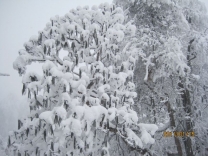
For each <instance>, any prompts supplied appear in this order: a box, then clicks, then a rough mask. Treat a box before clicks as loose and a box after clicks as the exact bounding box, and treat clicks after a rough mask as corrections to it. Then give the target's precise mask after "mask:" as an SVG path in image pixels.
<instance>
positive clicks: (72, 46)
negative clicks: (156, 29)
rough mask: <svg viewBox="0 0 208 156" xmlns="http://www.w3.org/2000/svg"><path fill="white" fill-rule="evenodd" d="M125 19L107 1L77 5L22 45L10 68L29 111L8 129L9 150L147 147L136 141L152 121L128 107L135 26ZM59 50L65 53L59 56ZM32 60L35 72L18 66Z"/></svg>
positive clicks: (113, 151)
mask: <svg viewBox="0 0 208 156" xmlns="http://www.w3.org/2000/svg"><path fill="white" fill-rule="evenodd" d="M125 19H126V17H125V12H123V10H122V9H121V8H120V7H116V6H115V5H113V4H112V5H109V4H107V3H104V4H101V5H100V6H99V7H97V6H93V7H92V9H89V7H88V6H85V7H83V8H81V7H77V9H76V10H75V9H72V10H70V12H69V13H67V14H66V15H65V16H64V17H59V16H55V17H53V18H51V20H50V22H49V23H47V25H46V27H45V28H44V30H43V31H40V32H39V35H38V36H33V37H31V38H30V40H29V41H28V42H26V43H25V44H24V47H25V50H20V51H19V56H18V58H17V59H16V61H15V62H14V64H13V66H14V69H16V70H17V71H18V72H19V74H20V75H23V81H22V82H23V88H22V94H23V95H25V94H26V95H27V96H28V99H29V107H30V115H29V116H28V118H25V119H24V120H18V131H13V132H11V133H10V135H9V137H8V149H7V150H8V151H9V155H15V156H16V155H18V156H23V155H27V156H43V155H44V156H46V155H47V156H53V155H54V156H55V155H63V156H78V155H102V156H104V155H127V154H129V152H130V153H131V154H134V153H135V154H136V153H142V154H145V153H149V152H148V150H146V149H144V147H145V146H144V145H146V144H153V143H154V138H153V137H152V136H153V135H154V133H155V132H156V130H157V128H158V127H157V126H156V125H154V124H144V123H141V122H140V121H139V118H138V116H137V113H136V112H135V111H134V109H133V108H134V107H133V106H134V98H136V96H137V93H136V92H135V91H134V90H135V85H134V83H133V76H134V74H133V71H134V69H135V62H136V58H137V53H136V52H135V50H134V48H135V47H134V46H133V45H134V44H133V43H134V42H135V39H134V37H133V36H134V34H135V31H136V27H135V26H134V25H133V24H132V22H128V23H126V24H124V21H125ZM60 50H65V51H67V52H68V55H67V56H65V57H64V58H63V60H62V59H60V56H59V52H60ZM36 61H38V62H43V66H42V67H43V75H42V76H40V75H38V74H37V73H34V72H26V66H27V65H30V64H31V63H32V62H36ZM117 149H118V150H117ZM149 154H150V153H149Z"/></svg>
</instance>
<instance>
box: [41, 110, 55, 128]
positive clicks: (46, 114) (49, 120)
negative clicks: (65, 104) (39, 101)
mask: <svg viewBox="0 0 208 156" xmlns="http://www.w3.org/2000/svg"><path fill="white" fill-rule="evenodd" d="M39 118H40V119H42V120H45V121H46V122H47V123H49V124H51V125H52V124H53V120H54V114H53V111H45V112H42V113H41V114H40V115H39Z"/></svg>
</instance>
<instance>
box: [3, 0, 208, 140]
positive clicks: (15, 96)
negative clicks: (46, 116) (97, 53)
mask: <svg viewBox="0 0 208 156" xmlns="http://www.w3.org/2000/svg"><path fill="white" fill-rule="evenodd" d="M201 1H202V2H204V3H205V5H206V7H207V8H208V0H201ZM103 2H108V3H111V2H112V0H76V1H74V0H0V73H7V74H10V76H0V137H2V139H3V140H6V138H7V135H8V132H9V131H11V130H15V129H17V120H18V119H19V118H24V117H26V115H27V114H28V113H29V106H28V104H27V96H26V95H25V96H22V95H21V90H22V77H20V76H19V74H18V72H17V71H16V70H14V69H13V62H14V60H15V59H16V58H17V56H18V51H19V50H20V49H23V48H24V47H23V44H24V43H25V42H27V41H28V40H29V39H30V37H31V36H33V35H37V34H38V31H39V30H42V29H43V28H44V27H45V25H46V23H47V22H49V20H50V17H53V16H55V15H59V16H63V15H65V14H66V13H67V12H69V10H70V9H72V8H74V9H75V8H77V6H85V5H88V6H90V7H91V6H93V5H99V4H100V3H103ZM27 71H35V72H37V73H40V74H41V73H42V65H41V64H39V63H33V64H32V65H31V66H30V67H28V68H27Z"/></svg>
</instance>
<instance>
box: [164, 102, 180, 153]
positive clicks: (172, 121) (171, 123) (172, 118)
mask: <svg viewBox="0 0 208 156" xmlns="http://www.w3.org/2000/svg"><path fill="white" fill-rule="evenodd" d="M165 105H166V106H167V108H168V114H169V118H170V126H171V127H175V119H174V110H173V109H172V108H171V106H170V103H169V101H167V102H166V103H165ZM174 141H175V144H176V147H177V151H178V156H182V148H181V143H180V140H179V139H178V138H177V137H174Z"/></svg>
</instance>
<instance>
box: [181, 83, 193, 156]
mask: <svg viewBox="0 0 208 156" xmlns="http://www.w3.org/2000/svg"><path fill="white" fill-rule="evenodd" d="M178 86H179V87H180V88H182V89H184V90H183V91H182V93H183V94H181V98H182V103H183V107H184V112H185V113H186V114H187V115H188V116H190V115H191V100H190V93H189V91H188V90H187V89H185V88H184V86H183V84H182V83H179V84H178ZM184 131H185V132H190V131H193V126H192V123H191V119H190V118H186V119H185V129H184ZM183 142H184V146H185V150H186V155H187V156H194V154H193V150H192V143H191V139H190V137H187V139H185V140H184V141H183Z"/></svg>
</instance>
